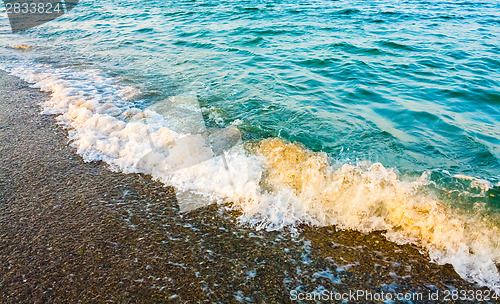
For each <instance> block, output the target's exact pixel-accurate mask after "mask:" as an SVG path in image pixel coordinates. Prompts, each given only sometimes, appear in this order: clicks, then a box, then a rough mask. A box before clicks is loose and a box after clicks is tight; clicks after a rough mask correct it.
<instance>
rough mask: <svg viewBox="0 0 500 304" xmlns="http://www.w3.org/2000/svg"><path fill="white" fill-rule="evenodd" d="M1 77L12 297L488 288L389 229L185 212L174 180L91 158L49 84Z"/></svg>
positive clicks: (127, 298) (238, 296) (117, 298)
mask: <svg viewBox="0 0 500 304" xmlns="http://www.w3.org/2000/svg"><path fill="white" fill-rule="evenodd" d="M0 83H1V88H2V90H1V91H0V143H1V145H0V161H1V165H0V166H1V169H0V192H1V193H2V196H1V197H0V206H1V207H0V221H1V225H0V241H1V245H0V248H1V249H0V300H1V302H2V303H4V302H5V303H46V302H53V303H62V302H76V301H81V302H84V303H94V302H104V301H109V302H120V303H147V302H153V301H156V302H169V303H171V302H179V303H184V302H188V303H194V302H201V301H211V302H225V303H227V302H237V301H238V300H242V301H243V302H249V301H253V302H256V303H262V302H269V303H274V302H280V303H288V302H290V291H292V290H303V291H307V292H312V291H313V290H316V289H317V288H318V287H319V286H322V287H323V288H325V289H326V290H336V291H337V292H348V291H349V290H353V289H364V290H369V291H373V292H377V290H383V288H386V286H392V287H393V288H395V291H397V292H428V293H429V292H431V291H433V290H434V288H436V290H440V291H445V290H450V287H449V286H453V287H454V288H456V289H458V290H478V289H481V290H486V289H485V288H477V287H476V286H474V285H473V284H471V283H467V282H465V281H464V280H463V279H461V278H460V277H459V276H458V275H457V274H456V272H455V271H454V270H453V268H452V267H451V265H444V266H440V265H436V264H433V263H430V261H429V258H428V257H427V256H425V255H423V254H421V253H420V252H419V248H417V247H416V246H412V245H404V246H400V245H397V244H395V243H392V242H389V241H387V240H386V239H385V238H384V237H383V236H382V234H381V233H372V234H368V235H364V234H362V233H359V232H355V231H335V228H334V227H323V228H317V227H309V226H303V227H299V233H298V235H292V234H290V233H287V232H265V231H256V230H255V229H253V228H251V227H245V226H242V225H239V224H238V223H237V220H236V217H237V212H234V211H228V210H226V209H224V208H221V207H219V206H216V205H211V206H208V207H205V208H200V209H197V210H194V211H192V212H190V213H186V214H181V213H180V212H179V208H178V206H177V204H176V202H175V194H174V192H173V191H174V190H173V189H172V188H170V187H165V186H164V185H162V184H160V183H158V182H155V181H153V180H151V178H149V177H148V176H144V175H140V174H128V175H126V174H123V173H117V172H112V171H110V170H109V169H108V167H107V166H106V165H105V164H104V163H102V162H91V163H85V162H83V160H82V159H81V158H80V157H79V156H78V155H77V154H76V153H75V152H74V149H73V148H71V147H69V146H68V144H67V142H68V140H67V136H66V131H65V130H63V129H62V128H61V127H59V126H58V125H57V124H56V123H55V121H54V119H53V117H52V116H47V115H40V114H39V107H38V101H40V100H43V99H46V98H48V95H47V94H44V93H41V92H39V91H38V90H35V89H32V88H29V87H28V85H27V84H26V83H24V82H23V81H21V80H20V79H18V78H16V77H13V76H10V75H8V74H6V73H5V72H2V71H0ZM339 267H340V270H339ZM342 267H343V268H342ZM299 270H300V271H299ZM328 271H330V273H328ZM322 274H323V275H322ZM339 282H340V283H339ZM392 283H396V285H397V286H395V285H391V284H392ZM387 288H389V287H387ZM443 302H445V301H443ZM417 303H418V302H417Z"/></svg>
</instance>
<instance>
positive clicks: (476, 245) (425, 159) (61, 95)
mask: <svg viewBox="0 0 500 304" xmlns="http://www.w3.org/2000/svg"><path fill="white" fill-rule="evenodd" d="M499 8H500V4H498V2H497V1H481V2H476V1H471V2H444V1H435V2H427V1H406V2H393V1H375V2H374V1H371V2H370V3H367V2H364V1H359V2H352V1H349V2H347V1H334V2H331V1H314V2H313V1H309V2H300V3H297V1H283V2H273V1H246V2H242V1H229V2H225V3H219V2H213V1H201V2H191V1H186V2H178V1H176V2H175V3H174V2H171V1H150V2H147V3H144V2H136V1H130V2H128V1H121V2H112V1H99V2H97V1H84V2H82V3H80V4H78V6H77V7H76V8H75V9H74V10H72V11H71V12H70V13H69V14H67V15H65V16H63V17H61V18H59V19H57V20H55V21H53V22H50V23H47V24H45V25H43V26H40V27H37V28H34V29H31V30H28V31H26V32H23V33H19V34H10V33H9V27H8V23H7V19H6V18H3V19H2V22H1V28H0V30H1V35H0V44H1V45H2V46H3V48H2V49H1V51H0V52H1V56H2V62H1V68H2V69H4V70H7V71H9V72H11V73H12V74H14V75H18V76H20V77H21V78H24V79H25V80H27V81H29V82H31V83H34V84H36V85H37V86H38V87H40V88H41V89H42V90H46V91H49V92H51V93H52V94H53V99H52V100H51V101H50V102H48V103H46V104H45V105H43V107H44V109H45V112H47V113H56V114H60V115H61V116H60V118H59V120H60V122H62V123H63V124H65V125H66V126H67V127H68V128H69V130H70V131H69V135H70V138H71V139H72V140H73V144H74V145H75V146H76V147H77V148H78V152H79V154H81V155H82V156H83V157H84V158H85V159H86V160H89V161H90V160H104V161H106V162H107V163H108V164H110V165H111V166H112V167H113V168H114V169H115V170H119V171H123V172H143V173H147V174H151V175H152V176H153V177H154V178H156V179H159V180H161V181H162V182H164V183H165V184H168V185H174V186H176V187H177V188H178V189H180V190H194V191H197V192H200V193H201V194H205V195H209V196H212V197H213V198H214V199H216V200H221V199H226V200H228V201H232V202H233V203H234V204H235V205H236V207H237V208H239V210H242V211H243V214H244V216H243V217H242V220H243V221H244V222H249V223H252V224H254V225H256V227H265V228H268V229H282V228H283V227H285V226H287V227H290V226H293V225H295V224H297V223H299V222H306V223H310V224H313V225H320V226H323V225H331V224H334V225H337V226H340V227H343V228H346V229H355V230H359V231H363V232H369V231H374V230H383V231H387V237H388V238H389V239H391V240H394V241H396V242H399V243H406V242H410V243H415V244H418V245H420V246H422V247H423V248H425V249H426V250H427V251H428V252H429V253H430V255H431V257H432V258H433V259H434V260H435V261H436V262H438V263H451V264H453V265H454V267H455V269H456V270H457V272H458V273H459V274H460V275H462V277H464V278H467V279H470V280H472V281H476V282H480V283H481V284H483V285H487V286H489V287H492V288H495V286H498V282H500V280H499V278H500V276H499V274H498V270H497V267H496V266H495V263H498V262H499V260H500V248H499V244H500V234H499V232H498V229H499V227H500V224H499V223H500V219H499V212H498V208H499V207H500V202H499V195H500V193H499V187H500V173H499V172H500V170H499V169H500V161H499V159H500V123H499V121H500V93H499V83H498V79H500V78H499V76H500V75H499V74H500V72H499V71H500V61H499V60H498V57H499V53H500V44H499V43H498V41H500V39H499V33H500V27H499V22H500V21H499V20H500V18H499V17H500V9H499ZM14 44H26V45H29V46H32V49H31V50H28V51H20V50H17V49H12V48H11V47H12V45H14ZM179 98H184V99H182V100H187V99H189V100H193V99H194V100H197V101H198V102H199V104H200V106H201V114H202V115H203V117H204V119H205V122H206V126H207V127H219V128H222V127H228V126H235V127H237V128H238V129H239V130H240V131H241V133H242V137H243V141H244V142H245V146H244V147H239V148H236V149H233V150H232V151H231V152H230V153H228V155H227V159H224V160H222V159H220V158H215V159H213V160H212V161H209V162H204V163H201V164H199V165H197V166H194V167H189V168H186V169H185V170H180V171H175V172H173V171H172V170H171V168H172V166H173V165H172V162H171V161H170V160H169V159H167V157H166V156H165V153H164V151H160V152H158V151H156V152H157V153H156V152H155V153H156V154H155V155H153V156H154V157H153V158H152V159H147V161H146V162H144V161H143V160H144V155H145V152H147V151H151V150H152V149H153V150H155V149H156V150H157V149H158V147H159V148H160V150H161V147H165V146H168V145H171V144H172V142H173V141H175V140H178V139H179V138H182V137H183V133H185V132H183V129H182V128H181V127H180V125H181V124H182V121H183V120H185V117H183V116H179V113H180V112H179V111H176V110H175V109H174V108H175V106H174V103H175V101H176V100H180V99H179ZM162 104H165V105H167V106H170V107H171V108H173V109H174V111H173V112H171V113H167V114H165V113H160V114H163V116H161V115H158V114H157V113H156V112H154V111H153V112H152V111H150V110H151V109H154V107H153V108H151V106H155V105H156V106H158V105H162ZM182 106H183V105H181V106H180V108H182ZM188 108H189V107H188ZM192 110H193V111H195V112H196V111H197V109H196V108H193V109H192ZM146 137H148V139H147V140H146V139H144V138H146ZM265 138H271V139H270V140H263V139H265ZM276 138H280V139H283V140H284V141H281V140H278V139H276ZM287 142H296V144H295V145H289V144H288V143H287ZM313 151H316V152H321V153H320V154H314V153H313ZM184 156H185V155H184ZM185 158H186V159H187V158H192V157H190V156H189V155H188V156H185ZM173 161H177V160H173ZM223 161H224V162H227V163H228V164H229V170H224V166H223ZM364 161H366V162H364ZM378 163H380V164H381V165H378ZM169 168H170V169H169ZM231 170H232V171H231ZM450 231H451V235H450V234H449V232H450ZM477 231H479V233H477Z"/></svg>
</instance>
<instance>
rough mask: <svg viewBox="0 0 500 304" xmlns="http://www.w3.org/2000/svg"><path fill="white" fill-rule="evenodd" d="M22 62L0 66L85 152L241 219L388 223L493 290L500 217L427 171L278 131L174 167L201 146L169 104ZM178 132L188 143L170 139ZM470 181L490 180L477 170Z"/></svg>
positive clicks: (277, 224) (276, 224) (261, 223)
mask: <svg viewBox="0 0 500 304" xmlns="http://www.w3.org/2000/svg"><path fill="white" fill-rule="evenodd" d="M20 66H21V67H16V68H9V67H5V66H3V67H1V66H0V68H2V69H4V70H6V71H8V72H10V73H11V74H13V75H16V76H18V77H20V78H22V79H24V80H26V81H27V82H29V83H32V84H33V85H34V86H35V87H37V88H40V89H41V90H42V91H46V92H49V93H50V94H51V98H50V99H49V100H47V101H46V102H45V103H44V104H43V105H42V106H43V111H44V113H50V114H56V115H57V120H58V121H59V122H60V123H62V124H63V125H64V126H65V127H67V128H68V133H69V137H70V139H71V143H72V145H73V146H74V147H75V148H76V149H77V152H78V154H80V155H81V156H82V157H83V158H84V159H85V160H86V161H96V160H102V161H105V162H106V163H108V164H109V165H110V166H111V168H112V169H113V170H119V171H122V172H125V173H131V172H143V173H147V174H150V175H152V176H153V177H154V178H155V179H158V180H160V181H162V182H163V183H165V184H167V185H172V186H174V187H176V188H177V189H179V190H183V191H188V190H190V191H195V192H197V193H198V194H202V195H205V196H209V197H211V198H212V199H214V200H218V201H224V200H226V201H230V202H232V203H233V205H234V206H235V207H237V208H239V209H240V210H241V211H242V214H243V215H242V216H241V220H242V221H244V222H247V223H250V224H253V225H255V227H257V228H266V229H282V228H283V227H286V226H293V225H296V224H297V223H301V222H303V223H308V224H312V225H336V226H338V227H340V228H344V229H354V230H358V231H361V232H371V231H386V232H385V233H386V236H387V238H388V239H390V240H392V241H395V242H397V243H414V244H418V245H419V246H421V247H422V248H423V249H425V250H426V251H427V252H428V253H429V255H430V257H431V258H432V259H433V260H434V261H435V262H436V263H439V264H444V263H450V264H452V265H453V266H454V268H455V270H456V271H457V273H459V274H460V275H461V276H462V277H463V278H465V279H467V280H469V281H473V282H478V283H480V284H482V285H485V286H488V287H490V288H492V289H494V290H495V291H497V292H499V291H500V285H499V284H500V275H499V272H498V269H497V266H496V265H497V264H498V263H499V262H500V232H499V228H498V227H499V225H498V222H499V220H498V218H494V217H492V216H485V215H484V212H478V213H477V214H472V213H470V212H466V211H464V212H460V211H459V210H456V209H453V208H451V207H449V206H448V205H447V204H445V203H443V202H441V201H439V200H437V199H436V198H435V197H433V196H432V195H431V194H426V191H424V190H423V189H425V186H426V185H427V184H428V183H429V176H428V174H423V175H422V176H421V177H420V178H418V179H414V180H409V181H404V180H401V178H400V177H399V176H398V175H397V174H396V173H395V172H394V171H393V170H391V169H388V168H385V167H383V166H382V165H381V164H378V163H363V164H359V165H351V164H344V165H342V166H340V167H339V166H333V165H332V164H331V163H330V162H329V160H328V158H327V157H326V155H325V154H323V153H314V152H311V151H309V150H307V149H304V148H302V147H300V146H299V145H296V144H290V143H286V142H284V141H282V140H280V139H278V138H273V139H267V140H262V141H260V142H257V143H251V144H246V145H245V146H242V145H239V146H236V147H233V148H232V149H231V150H229V151H226V153H225V160H226V162H227V167H225V165H224V159H222V158H221V157H220V156H217V157H214V158H210V159H208V160H206V161H203V162H200V163H196V164H195V165H190V166H183V167H182V166H181V167H182V168H180V169H179V163H183V162H185V163H189V162H190V160H191V159H192V158H193V157H196V153H194V152H195V151H193V147H201V146H199V145H197V144H196V140H197V139H196V138H191V137H189V136H190V135H189V134H186V133H183V132H182V128H178V127H179V125H176V124H177V123H181V122H182V119H181V120H179V119H178V117H175V115H176V112H175V111H174V112H172V113H170V114H168V115H172V116H171V117H169V116H168V115H167V116H164V115H159V114H158V113H157V112H155V111H154V109H147V110H141V109H139V108H138V107H137V105H136V103H134V102H132V101H131V96H135V95H134V94H135V93H133V92H134V91H133V90H131V89H130V88H127V89H123V88H120V86H118V85H117V84H116V83H115V82H114V81H112V80H111V79H109V78H106V77H103V76H102V75H101V74H100V73H99V72H97V71H75V70H70V69H52V68H50V67H46V66H39V65H24V66H23V65H20ZM131 92H132V93H131ZM167 102H171V103H175V102H178V100H172V99H171V100H170V101H167ZM183 138H184V139H186V140H192V141H193V142H192V144H191V142H190V144H187V145H183V146H177V147H178V149H177V150H175V149H173V147H175V146H176V145H177V143H178V142H179V141H180V140H182V139H183ZM172 151H176V152H175V153H172ZM146 155H148V157H145V156H146ZM174 169H176V170H174ZM477 186H478V187H480V188H481V189H483V188H485V187H486V186H488V187H490V186H491V185H486V186H485V183H484V182H482V181H480V180H477ZM485 189H486V188H485ZM483 190H484V189H483Z"/></svg>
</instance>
